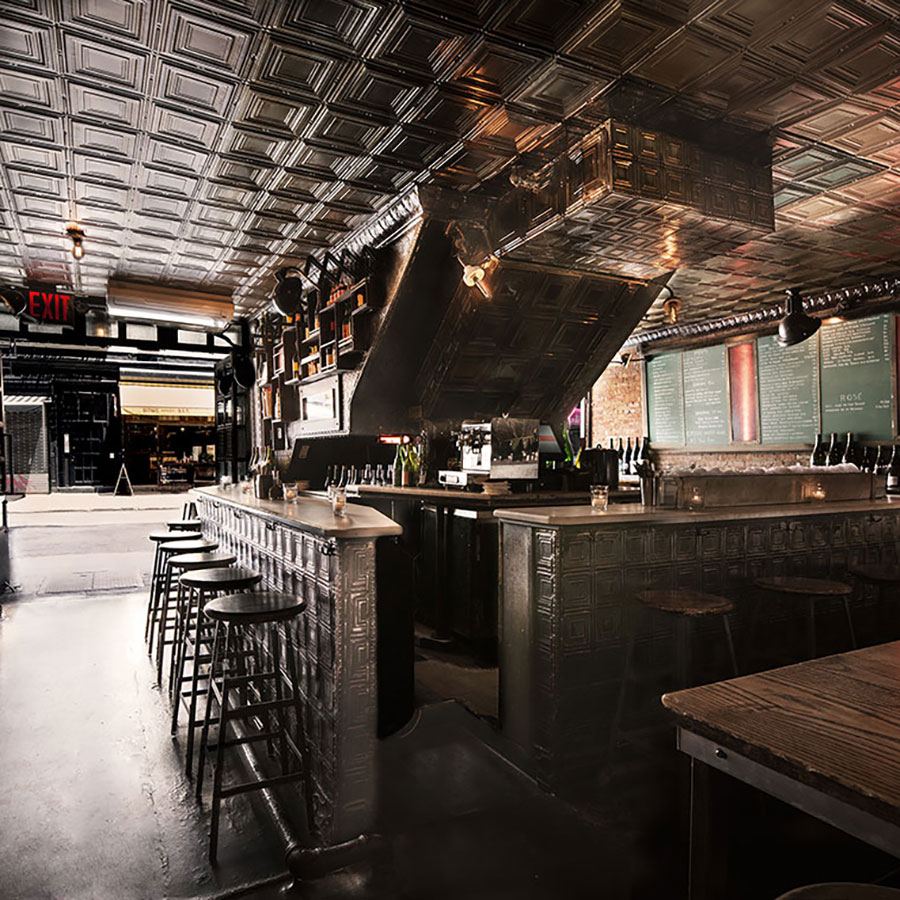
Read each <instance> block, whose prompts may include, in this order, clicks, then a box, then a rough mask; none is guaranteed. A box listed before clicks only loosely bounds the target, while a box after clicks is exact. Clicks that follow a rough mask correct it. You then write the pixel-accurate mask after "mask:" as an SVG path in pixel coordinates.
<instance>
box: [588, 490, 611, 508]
mask: <svg viewBox="0 0 900 900" xmlns="http://www.w3.org/2000/svg"><path fill="white" fill-rule="evenodd" d="M607 506H609V485H608V484H592V485H591V508H592V509H593V510H594V512H606V508H607Z"/></svg>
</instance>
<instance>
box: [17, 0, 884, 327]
mask: <svg viewBox="0 0 900 900" xmlns="http://www.w3.org/2000/svg"><path fill="white" fill-rule="evenodd" d="M898 15H900V4H898V3H897V2H893V0H866V2H862V0H860V2H854V0H841V2H831V0H654V2H626V0H610V2H602V3H597V2H594V3H590V2H577V0H516V2H503V0H443V2H433V3H426V2H418V3H417V2H402V3H399V2H382V0H293V2H276V0H218V2H215V3H201V2H189V3H188V2H186V3H177V2H165V0H22V2H0V163H2V165H0V282H13V283H15V282H20V281H21V280H22V279H25V278H29V279H34V280H39V281H49V282H55V283H59V284H67V285H70V286H71V287H72V288H73V289H75V290H78V291H82V292H84V293H88V294H102V293H103V292H104V290H105V287H106V283H107V280H108V279H109V278H113V277H114V278H131V279H137V280H144V281H150V282H158V283H163V284H168V285H183V286H195V287H198V288H200V289H204V290H215V291H221V290H230V291H233V292H234V296H235V303H236V307H237V309H238V311H239V312H244V313H247V312H250V311H253V310H254V309H258V308H260V307H261V306H262V305H264V304H265V303H267V302H268V298H269V296H270V294H271V290H272V287H273V285H274V272H275V271H276V270H278V269H279V268H281V267H282V266H284V265H286V264H289V263H296V262H297V261H298V260H302V259H303V258H304V257H305V256H306V255H307V254H309V253H311V252H320V251H322V250H324V249H325V248H329V247H334V246H337V245H340V244H341V243H342V242H345V241H347V240H348V239H349V237H350V236H351V235H352V234H353V233H354V232H355V231H356V230H358V229H360V228H362V227H363V226H365V225H366V224H367V223H369V222H370V221H371V220H372V218H373V216H375V215H376V214H377V213H378V212H379V211H381V210H383V209H384V208H386V207H387V206H388V205H390V204H391V203H392V202H393V201H394V200H396V199H397V198H398V197H400V196H401V195H402V194H403V193H404V192H405V191H407V190H409V189H410V188H411V187H412V186H414V185H415V184H417V183H424V182H432V183H437V184H442V185H444V186H450V187H453V188H457V189H460V190H466V191H473V190H480V189H482V186H485V189H486V190H492V191H494V190H495V186H496V184H497V176H498V175H499V174H500V173H504V171H505V170H511V169H517V168H521V167H525V168H527V166H528V165H530V164H532V163H533V161H534V160H535V159H540V158H542V154H543V155H544V156H547V155H548V154H550V155H552V154H553V153H554V152H558V148H559V147H560V146H562V147H566V146H568V144H569V141H570V139H572V140H574V139H577V138H578V137H579V136H582V135H585V134H588V133H589V132H591V131H592V130H593V129H595V128H596V127H597V126H598V125H599V124H600V123H601V122H603V121H604V120H605V119H606V118H608V117H609V116H610V115H615V116H618V117H625V118H627V117H629V116H630V117H631V118H632V119H633V120H634V121H636V122H639V123H643V122H644V121H649V120H652V121H654V122H655V123H656V124H657V127H659V128H660V130H662V131H665V130H666V129H667V123H668V125H669V126H675V127H677V126H678V122H681V123H682V127H683V123H684V122H685V121H691V122H693V123H695V124H694V126H693V127H694V128H696V129H700V130H702V129H703V127H704V124H703V123H708V125H709V127H714V126H715V127H729V126H732V125H733V126H736V127H739V128H742V129H750V130H752V131H755V132H758V133H760V134H763V135H765V139H766V140H768V141H769V142H770V143H771V145H772V147H773V157H772V163H773V167H772V176H773V183H774V191H775V206H776V230H775V231H774V233H772V234H769V235H766V236H764V237H758V236H757V237H754V238H753V239H751V240H748V241H747V242H746V243H743V244H740V245H739V246H737V247H736V248H734V249H730V250H729V251H728V252H725V253H723V254H721V255H717V256H713V257H712V258H709V259H706V260H704V261H702V262H696V263H694V262H692V263H691V264H690V265H680V262H681V260H679V259H678V256H677V254H675V255H674V257H673V258H672V260H671V261H670V266H671V268H674V269H676V274H675V276H674V278H673V279H672V281H671V286H672V287H673V289H674V290H675V291H676V293H678V295H679V296H680V297H681V298H682V300H683V301H684V308H683V312H682V319H683V320H684V321H690V320H692V319H694V320H696V319H700V318H706V317H709V316H712V315H722V314H728V313H734V312H740V311H743V310H746V309H752V308H755V307H758V306H759V305H760V304H761V303H766V302H772V301H780V299H781V292H782V290H783V289H784V288H786V287H788V286H792V285H798V286H802V287H805V288H808V289H810V290H812V289H819V288H825V287H829V286H832V285H841V284H850V283H855V282H858V281H861V280H864V279H865V278H868V277H870V276H873V275H877V274H882V273H885V272H893V271H896V269H897V263H898V259H900V241H898V237H900V211H898V202H897V201H898V200H900V22H898ZM623 98H625V99H623ZM623 107H624V108H623ZM670 130H671V129H670ZM682 137H689V135H682ZM492 185H493V186H492ZM69 221H74V222H77V223H79V224H80V225H81V226H82V227H83V228H84V231H85V235H86V237H85V249H86V255H85V257H84V259H83V260H82V261H81V263H80V264H76V263H75V262H74V260H73V259H72V257H71V255H70V253H69V252H68V250H69V243H68V241H67V239H66V237H65V226H66V224H67V222H69ZM632 224H634V225H635V226H637V225H638V224H639V223H638V222H637V221H635V222H634V223H632ZM583 225H584V223H579V227H581V226H583ZM590 227H591V228H592V232H593V234H592V240H594V241H595V243H596V245H597V246H598V247H599V248H600V249H599V251H598V252H599V253H600V259H601V263H602V258H603V253H604V252H607V251H604V249H603V248H604V247H605V246H606V244H605V243H604V241H603V240H602V235H603V231H604V229H605V228H606V227H607V225H606V223H605V222H604V221H603V219H602V218H598V219H597V221H595V222H593V223H590ZM613 232H614V233H615V235H616V240H615V241H612V240H610V241H609V250H608V253H609V254H610V256H609V258H610V264H611V265H613V261H618V263H621V260H622V259H623V258H628V256H629V254H636V253H638V254H639V252H640V249H641V248H642V247H647V246H649V245H648V243H647V236H646V235H645V234H644V233H642V232H641V230H640V229H639V228H637V227H635V228H630V226H629V221H628V218H627V215H626V217H625V219H624V220H622V218H621V215H619V216H618V217H617V219H616V223H615V227H614V228H613V227H612V226H610V234H612V233H613ZM578 233H579V232H578V231H577V229H575V230H574V231H573V234H574V235H575V236H576V237H577V234H578ZM567 252H569V250H568V249H567V248H566V246H565V245H561V251H560V256H561V258H560V259H559V260H558V263H559V264H561V265H565V264H566V262H567V260H566V258H565V255H566V253H567ZM623 254H624V256H623ZM688 257H689V254H688ZM668 262H669V261H667V264H668ZM660 318H661V310H660V309H659V308H658V307H654V308H653V309H651V312H650V313H649V314H648V317H647V319H646V320H645V325H646V327H651V326H652V325H654V324H656V323H658V322H659V320H660Z"/></svg>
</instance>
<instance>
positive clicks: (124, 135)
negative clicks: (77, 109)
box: [72, 122, 137, 159]
mask: <svg viewBox="0 0 900 900" xmlns="http://www.w3.org/2000/svg"><path fill="white" fill-rule="evenodd" d="M72 137H73V143H74V145H75V146H76V147H77V148H78V149H79V150H87V151H92V152H94V153H100V154H103V155H104V156H108V155H112V156H121V157H125V158H128V159H132V158H133V157H134V151H135V146H136V140H137V138H136V135H135V134H134V133H133V132H131V131H119V130H114V129H112V128H104V127H102V126H101V125H94V124H92V123H90V122H73V123H72Z"/></svg>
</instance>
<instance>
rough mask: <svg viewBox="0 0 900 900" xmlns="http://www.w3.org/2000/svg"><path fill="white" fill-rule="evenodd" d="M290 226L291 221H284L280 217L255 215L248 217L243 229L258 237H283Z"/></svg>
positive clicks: (291, 225) (291, 224)
mask: <svg viewBox="0 0 900 900" xmlns="http://www.w3.org/2000/svg"><path fill="white" fill-rule="evenodd" d="M291 227H293V223H292V222H286V221H285V220H284V219H282V218H275V217H274V216H263V215H256V216H253V217H251V218H250V220H249V221H248V222H247V224H246V226H245V229H244V230H245V231H247V232H250V233H252V234H254V235H259V236H260V237H264V238H276V239H277V238H282V237H284V236H285V234H286V232H287V231H288V229H289V228H291Z"/></svg>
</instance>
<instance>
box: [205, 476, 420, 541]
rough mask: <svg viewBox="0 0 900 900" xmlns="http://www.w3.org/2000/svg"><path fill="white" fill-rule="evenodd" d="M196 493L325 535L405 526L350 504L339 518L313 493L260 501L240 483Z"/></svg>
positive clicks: (381, 532) (359, 534)
mask: <svg viewBox="0 0 900 900" xmlns="http://www.w3.org/2000/svg"><path fill="white" fill-rule="evenodd" d="M194 492H195V493H197V494H201V495H203V496H205V497H209V498H210V499H211V500H213V501H214V502H222V503H229V504H231V505H232V506H240V507H244V508H245V509H248V510H252V511H253V512H255V513H258V514H260V515H262V516H266V517H268V518H272V519H276V520H278V521H279V522H282V523H283V524H285V525H289V526H292V527H294V528H299V529H300V530H302V531H311V532H313V533H315V534H319V535H322V536H323V537H329V538H332V537H333V538H377V537H387V536H389V535H396V534H402V533H403V528H402V527H401V526H400V525H398V524H397V523H396V522H395V521H394V520H393V519H389V518H388V517H387V516H385V515H383V514H382V513H380V512H378V510H376V509H372V508H371V507H368V506H357V505H354V504H350V503H348V504H347V507H346V512H347V514H346V515H345V516H343V517H339V516H336V515H335V514H334V513H333V512H332V511H331V503H330V502H329V501H328V500H326V499H324V498H319V497H311V496H309V495H305V496H301V497H299V498H298V499H297V500H296V501H295V502H293V503H288V502H287V501H286V500H258V499H257V498H256V497H254V496H253V493H252V492H250V493H244V491H243V490H242V488H241V487H240V485H229V486H228V487H223V486H220V485H216V486H214V487H204V488H195V489H194Z"/></svg>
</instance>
